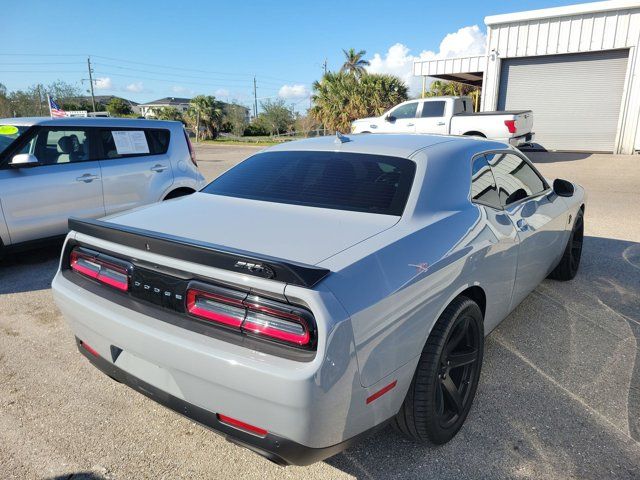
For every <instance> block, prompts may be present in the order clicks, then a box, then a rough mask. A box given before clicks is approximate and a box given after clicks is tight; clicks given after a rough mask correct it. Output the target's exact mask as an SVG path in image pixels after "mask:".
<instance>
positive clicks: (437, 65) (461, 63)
mask: <svg viewBox="0 0 640 480" xmlns="http://www.w3.org/2000/svg"><path fill="white" fill-rule="evenodd" d="M486 68H487V56H486V55H474V56H472V57H458V58H442V59H438V60H426V61H423V62H415V63H414V64H413V74H414V75H427V76H430V75H446V74H453V73H466V72H473V73H476V72H484V71H485V69H486Z"/></svg>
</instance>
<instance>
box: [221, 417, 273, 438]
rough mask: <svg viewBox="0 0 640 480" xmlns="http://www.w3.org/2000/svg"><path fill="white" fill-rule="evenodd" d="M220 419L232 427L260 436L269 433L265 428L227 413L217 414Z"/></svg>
mask: <svg viewBox="0 0 640 480" xmlns="http://www.w3.org/2000/svg"><path fill="white" fill-rule="evenodd" d="M217 417H218V420H220V421H221V422H222V423H224V424H225V425H229V426H230V427H234V428H237V429H239V430H242V431H245V432H247V433H251V434H253V435H257V436H259V437H266V436H267V434H268V433H269V432H268V431H267V430H265V429H264V428H260V427H254V426H253V425H249V424H248V423H245V422H241V421H240V420H236V419H235V418H231V417H227V416H226V415H222V414H220V413H218V414H217Z"/></svg>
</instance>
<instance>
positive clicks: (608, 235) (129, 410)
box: [0, 146, 640, 479]
mask: <svg viewBox="0 0 640 480" xmlns="http://www.w3.org/2000/svg"><path fill="white" fill-rule="evenodd" d="M258 149H259V148H252V147H243V146H200V147H198V159H199V163H200V168H201V170H202V171H203V173H204V174H205V176H206V177H207V178H208V179H211V178H215V176H217V175H218V174H220V173H221V172H222V171H224V170H226V169H227V168H229V167H230V166H232V165H233V164H235V163H236V162H237V161H239V160H241V159H243V158H245V157H246V156H248V155H250V154H251V153H253V152H255V151H257V150H258ZM531 158H532V159H534V161H535V163H536V164H537V166H538V167H539V168H540V170H541V171H542V172H543V173H544V174H545V176H547V178H555V177H562V178H567V179H571V180H574V181H577V182H578V183H580V184H582V185H583V186H584V187H585V188H586V189H587V192H588V195H589V198H588V205H587V209H586V223H585V245H584V251H583V259H582V265H581V269H580V272H579V273H578V276H577V278H576V279H575V280H573V281H571V282H567V283H561V282H556V281H550V280H546V281H545V282H544V283H543V284H542V285H540V286H539V287H538V288H537V289H536V291H535V292H534V293H532V294H531V295H529V297H528V298H527V299H526V300H525V301H524V302H523V303H522V304H521V305H520V306H519V307H518V308H517V309H516V310H515V311H514V312H513V313H512V314H511V315H510V316H509V317H508V318H507V319H506V320H505V321H504V322H503V323H502V324H501V325H500V326H499V327H498V328H497V329H496V330H495V331H494V332H493V333H492V334H491V335H490V336H489V337H488V339H487V343H486V353H485V362H484V365H483V371H482V378H481V382H480V386H479V389H478V393H477V397H476V400H475V403H474V405H473V407H472V410H471V413H470V415H469V418H468V420H467V422H466V423H465V425H464V426H463V428H462V430H461V431H460V433H459V434H458V436H457V437H456V438H455V439H454V440H453V441H452V442H450V443H449V444H447V445H444V446H442V447H439V448H428V447H423V446H417V445H414V444H412V443H410V442H408V441H406V440H404V439H403V438H402V437H400V436H399V435H398V434H396V433H395V432H394V431H393V430H391V429H390V428H387V429H385V430H383V431H381V432H380V433H377V434H376V435H374V436H372V437H370V438H368V439H367V440H365V441H363V442H361V443H359V444H358V445H356V446H355V447H353V448H352V449H350V450H347V451H345V452H343V453H341V454H339V455H336V456H335V457H332V458H330V459H328V460H326V461H325V462H321V463H318V464H315V465H312V466H310V467H305V468H300V467H288V468H282V467H278V466H276V465H273V464H271V463H269V462H268V461H266V460H264V459H262V458H261V457H259V456H257V455H255V454H253V453H250V452H249V451H246V450H244V449H240V448H238V447H236V446H234V445H232V444H230V443H227V442H226V441H225V440H224V439H222V438H221V437H219V436H217V435H215V434H214V433H212V432H210V431H208V430H206V429H204V428H203V427H200V426H198V425H196V424H194V423H192V422H191V421H189V420H187V419H185V418H182V417H180V416H178V415H176V414H175V413H173V412H170V411H168V410H166V409H164V408H163V407H160V406H158V405H156V404H155V403H153V402H152V401H150V400H148V399H147V398H145V397H143V396H142V395H140V394H138V393H135V392H133V391H132V390H130V389H129V388H128V387H125V386H122V385H120V384H117V383H116V382H114V381H112V380H110V379H109V378H108V377H106V376H104V375H103V374H101V373H100V372H99V371H97V370H96V369H95V368H93V367H91V366H90V365H89V364H88V362H87V361H86V360H85V359H84V357H82V356H81V355H80V354H78V352H77V350H76V347H75V342H74V340H73V335H72V334H71V332H70V330H69V329H68V328H67V326H66V324H65V323H64V321H63V319H62V317H61V315H60V314H59V312H58V311H57V309H56V307H55V305H54V303H53V300H52V296H51V291H50V283H51V279H52V278H53V276H54V273H55V270H56V266H57V261H58V250H59V246H55V245H54V246H51V247H49V248H44V249H41V250H38V251H33V252H26V253H22V254H19V255H15V256H12V257H10V258H8V259H5V261H4V262H3V263H0V472H1V474H2V477H3V478H20V479H23V478H51V477H54V478H55V477H60V478H69V477H73V478H74V479H75V478H93V479H102V478H118V479H119V478H123V479H124V478H221V479H222V478H224V479H227V478H260V479H270V478H274V479H275V478H277V479H285V478H306V479H342V478H358V479H388V478H409V479H410V478H416V479H417V478H438V479H447V478H452V479H453V478H455V479H463V478H550V479H551V478H554V479H555V478H594V479H603V478H640V360H639V359H638V354H639V342H640V158H639V157H637V156H635V157H630V156H613V155H588V154H575V153H565V154H548V153H535V154H532V155H531Z"/></svg>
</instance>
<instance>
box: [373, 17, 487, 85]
mask: <svg viewBox="0 0 640 480" xmlns="http://www.w3.org/2000/svg"><path fill="white" fill-rule="evenodd" d="M486 44H487V36H486V35H485V33H484V32H483V31H482V30H480V27H478V25H472V26H468V27H462V28H461V29H459V30H458V31H457V32H454V33H449V34H447V35H446V36H445V37H444V39H442V42H440V48H439V50H438V52H437V53H436V52H434V51H432V50H423V51H422V52H420V54H419V55H412V54H411V50H410V49H409V47H407V46H406V45H403V44H402V43H396V44H395V45H392V46H391V47H390V48H389V50H387V52H386V53H385V54H384V56H383V55H381V54H379V53H376V54H375V55H374V56H373V58H372V59H371V60H370V62H371V65H370V66H369V67H367V70H368V71H369V72H371V73H389V74H392V75H396V76H397V77H400V78H401V79H402V80H404V81H405V82H406V84H407V85H408V86H409V90H410V91H411V92H412V93H418V92H419V91H420V88H421V83H422V80H421V79H420V77H414V76H413V62H415V61H416V60H433V59H436V58H450V57H459V56H464V55H482V54H483V53H485V51H486Z"/></svg>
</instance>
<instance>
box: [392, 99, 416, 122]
mask: <svg viewBox="0 0 640 480" xmlns="http://www.w3.org/2000/svg"><path fill="white" fill-rule="evenodd" d="M417 110H418V102H411V103H407V104H405V105H401V106H399V107H398V108H396V109H395V110H393V111H392V112H391V113H390V114H389V115H391V116H392V117H395V118H396V120H397V119H400V118H416V111H417Z"/></svg>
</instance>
